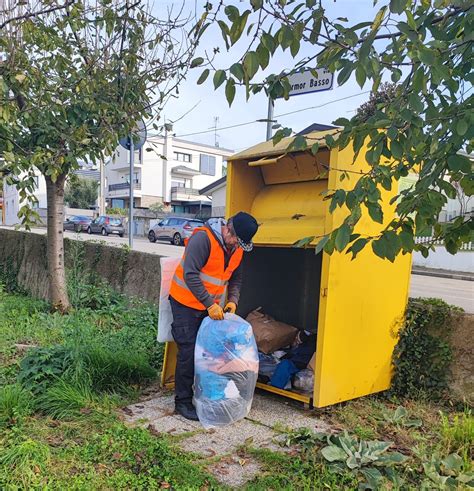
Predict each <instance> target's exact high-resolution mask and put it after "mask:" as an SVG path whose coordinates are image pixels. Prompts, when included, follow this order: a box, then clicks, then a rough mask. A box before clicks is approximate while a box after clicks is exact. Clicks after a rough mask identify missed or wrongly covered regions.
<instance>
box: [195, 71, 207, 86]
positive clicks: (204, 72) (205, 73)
mask: <svg viewBox="0 0 474 491" xmlns="http://www.w3.org/2000/svg"><path fill="white" fill-rule="evenodd" d="M208 76H209V68H206V69H205V70H204V71H203V72H202V73H201V75H200V76H199V78H198V81H197V84H198V85H201V84H203V83H204V82H205V81H206V79H207V77H208Z"/></svg>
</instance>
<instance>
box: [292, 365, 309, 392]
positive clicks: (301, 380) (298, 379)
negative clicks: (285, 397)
mask: <svg viewBox="0 0 474 491" xmlns="http://www.w3.org/2000/svg"><path fill="white" fill-rule="evenodd" d="M293 387H294V388H295V389H300V390H302V391H304V392H313V389H314V372H313V370H311V369H310V368H305V369H304V370H300V371H299V372H298V373H297V374H296V375H295V377H294V379H293Z"/></svg>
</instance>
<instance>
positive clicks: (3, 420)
mask: <svg viewBox="0 0 474 491" xmlns="http://www.w3.org/2000/svg"><path fill="white" fill-rule="evenodd" d="M29 414H31V394H29V393H28V392H27V391H26V390H25V389H24V388H23V387H21V386H20V385H19V384H13V385H7V386H5V387H1V388H0V428H2V427H5V426H11V425H14V424H17V423H18V422H19V421H21V420H22V418H24V417H25V416H28V415H29Z"/></svg>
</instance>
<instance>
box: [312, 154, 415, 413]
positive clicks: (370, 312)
mask: <svg viewBox="0 0 474 491" xmlns="http://www.w3.org/2000/svg"><path fill="white" fill-rule="evenodd" d="M363 155H364V152H362V155H361V156H359V158H358V159H357V162H356V163H355V165H352V164H351V162H352V157H353V155H352V152H351V151H350V150H349V149H347V148H346V149H344V150H343V151H342V152H337V151H332V155H331V169H332V170H331V172H330V175H329V188H330V189H335V188H337V187H339V188H345V189H352V188H353V186H354V184H355V178H354V177H352V178H351V179H350V180H347V179H346V180H344V181H342V182H341V181H340V179H339V177H340V175H341V170H344V169H347V170H350V171H358V170H367V164H366V163H365V160H364V157H363ZM351 175H352V176H354V174H351ZM381 191H382V198H383V211H384V221H385V223H384V225H381V224H377V223H375V222H373V221H372V220H371V219H370V217H369V216H368V215H367V213H365V214H363V216H362V219H361V222H360V224H359V228H358V230H356V232H358V233H363V234H370V235H373V234H377V233H379V232H380V231H381V230H382V228H383V226H385V225H386V224H387V223H388V222H389V221H390V220H391V219H392V218H394V216H395V213H394V207H393V206H390V205H389V201H390V198H391V197H392V196H393V195H394V194H395V191H393V192H388V191H384V190H381ZM346 213H347V209H346V208H342V209H341V208H338V209H337V210H336V211H335V212H334V213H333V214H330V213H329V210H327V215H326V220H327V222H326V223H327V228H328V231H329V230H333V229H334V228H335V227H337V226H338V225H340V223H342V220H343V219H344V216H345V214H346ZM410 269H411V256H410V255H406V256H401V255H400V256H398V257H397V259H396V260H395V262H394V263H391V262H389V261H388V260H382V259H380V258H379V257H377V256H376V255H375V254H374V253H373V251H372V248H371V247H370V245H369V246H368V247H366V248H365V249H364V250H363V251H362V252H361V253H359V255H358V256H357V258H356V259H355V260H354V261H351V255H350V254H349V255H348V254H345V253H337V252H334V253H333V254H332V255H331V256H328V255H327V254H324V257H323V266H322V276H321V297H320V309H319V329H318V341H317V350H316V353H317V354H316V369H315V388H314V405H315V406H316V407H323V406H327V405H330V404H334V403H337V402H341V401H346V400H349V399H353V398H355V397H360V396H363V395H367V394H372V393H375V392H379V391H382V390H385V389H388V388H389V387H390V379H391V356H392V352H393V348H394V346H395V344H396V341H397V332H398V329H399V328H400V326H401V324H402V322H403V315H404V310H405V307H406V302H407V297H408V287H409V280H410Z"/></svg>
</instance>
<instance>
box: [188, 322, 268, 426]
mask: <svg viewBox="0 0 474 491" xmlns="http://www.w3.org/2000/svg"><path fill="white" fill-rule="evenodd" d="M194 366H195V372H194V373H195V375H194V405H195V407H196V412H197V415H198V417H199V421H200V422H201V424H202V425H203V426H204V427H205V428H212V427H218V426H226V425H228V424H231V423H234V422H235V421H238V420H239V419H242V418H245V416H247V414H248V413H249V411H250V408H251V406H252V400H253V393H254V391H255V384H256V383H257V376H258V351H257V344H256V342H255V338H254V335H253V331H252V326H251V325H250V324H249V323H248V322H246V321H245V320H244V319H242V318H241V317H239V316H238V315H235V314H225V319H224V320H223V321H214V320H212V319H211V318H210V317H206V318H205V319H204V320H203V322H202V324H201V327H200V328H199V332H198V335H197V340H196V348H195V351H194Z"/></svg>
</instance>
